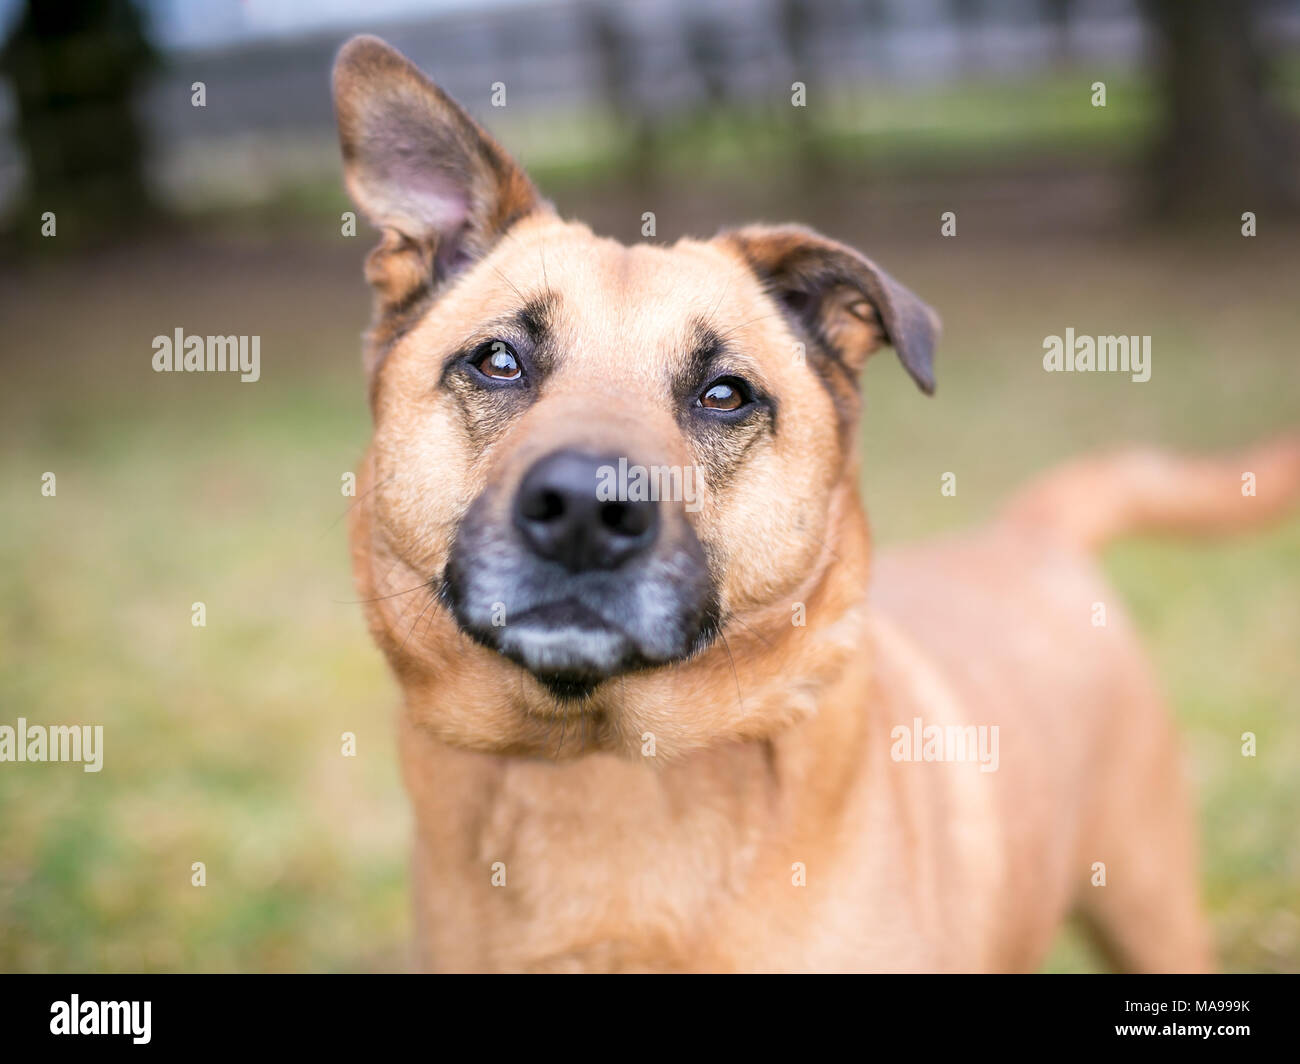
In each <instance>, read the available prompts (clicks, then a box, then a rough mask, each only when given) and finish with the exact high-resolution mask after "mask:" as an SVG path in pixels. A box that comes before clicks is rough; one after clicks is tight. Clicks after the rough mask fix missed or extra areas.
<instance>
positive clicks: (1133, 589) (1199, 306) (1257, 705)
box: [0, 204, 1300, 971]
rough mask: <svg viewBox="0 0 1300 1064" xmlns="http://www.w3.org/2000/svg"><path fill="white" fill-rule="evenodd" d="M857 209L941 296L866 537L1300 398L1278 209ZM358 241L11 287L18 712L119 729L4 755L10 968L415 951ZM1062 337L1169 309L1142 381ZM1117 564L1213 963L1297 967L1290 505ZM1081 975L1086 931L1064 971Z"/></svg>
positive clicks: (110, 264) (904, 271) (887, 451)
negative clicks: (1126, 222) (227, 344)
mask: <svg viewBox="0 0 1300 1064" xmlns="http://www.w3.org/2000/svg"><path fill="white" fill-rule="evenodd" d="M714 207H715V208H720V207H721V204H715V205H714ZM628 209H629V211H631V208H630V207H629V208H628ZM631 216H632V217H636V215H635V213H634V212H633V213H631ZM845 217H846V218H848V219H849V220H848V221H846V222H845V225H844V227H843V229H841V230H840V231H837V233H836V235H838V236H841V237H843V238H845V239H848V240H858V241H860V242H862V243H863V246H866V247H867V248H868V250H869V251H870V252H871V253H872V254H873V255H875V256H876V257H877V258H879V259H880V261H882V262H885V263H887V264H888V266H889V268H890V269H891V271H893V272H894V273H895V274H896V275H897V276H899V277H902V278H904V279H905V280H906V281H907V282H908V283H909V284H911V285H913V286H914V287H916V288H917V290H918V291H920V292H922V293H924V294H925V295H926V297H927V298H928V299H930V300H931V301H932V302H933V303H934V304H935V306H937V307H939V308H940V310H941V311H942V312H943V314H944V316H945V320H946V338H945V342H944V345H943V347H942V353H941V359H940V363H939V380H940V391H939V395H938V397H937V398H936V399H934V400H927V399H924V398H923V397H921V396H920V395H919V394H918V393H916V392H915V390H914V389H912V388H911V387H910V384H909V382H908V381H907V379H906V377H905V375H904V374H903V373H902V372H901V371H900V370H899V369H898V367H897V366H896V365H895V364H893V362H894V360H893V357H892V355H889V354H887V353H886V354H884V355H882V356H880V357H879V358H878V359H876V360H875V362H874V363H873V365H872V366H870V367H869V368H868V370H867V373H866V378H865V393H866V396H867V414H866V418H865V430H864V448H865V456H866V463H865V469H864V479H865V483H866V487H867V498H868V502H869V507H870V510H871V514H872V519H873V524H874V526H875V528H876V530H877V534H878V536H879V538H880V540H881V541H882V543H886V544H887V543H890V542H897V541H899V540H903V539H909V538H912V537H915V536H920V535H925V534H929V533H933V532H938V531H943V530H946V529H950V528H956V527H960V526H962V525H964V524H966V523H969V522H971V521H975V520H978V519H980V518H982V517H985V516H987V515H989V514H991V513H993V512H995V511H996V508H997V505H998V503H999V500H1000V499H1002V498H1003V497H1004V496H1005V493H1006V492H1007V491H1008V490H1010V489H1011V488H1012V487H1013V486H1014V485H1016V484H1017V483H1019V482H1021V481H1022V480H1023V479H1024V477H1026V476H1027V475H1030V474H1032V473H1033V472H1034V471H1036V470H1039V469H1042V468H1045V467H1047V466H1049V465H1051V464H1052V463H1053V462H1055V461H1057V460H1059V459H1061V458H1063V457H1066V456H1069V455H1071V454H1075V453H1079V452H1082V451H1086V450H1089V449H1094V448H1098V447H1107V446H1113V445H1116V444H1119V443H1122V442H1124V441H1127V440H1145V441H1155V442H1163V443H1168V444H1170V445H1174V446H1181V447H1186V448H1189V449H1214V448H1221V447H1228V446H1235V445H1239V444H1242V443H1245V442H1247V441H1250V440H1253V439H1255V438H1257V437H1260V436H1263V435H1266V434H1268V433H1269V432H1271V431H1274V430H1277V429H1279V428H1281V427H1283V426H1285V425H1288V424H1294V422H1295V420H1296V413H1297V411H1296V408H1295V387H1294V384H1295V370H1294V361H1293V358H1294V352H1293V338H1294V335H1295V327H1296V324H1297V322H1296V317H1295V309H1294V293H1293V292H1291V291H1290V287H1291V285H1292V283H1293V282H1292V278H1293V277H1294V275H1295V270H1294V265H1295V264H1294V261H1293V258H1294V254H1293V252H1292V251H1291V250H1290V249H1291V248H1293V247H1294V246H1295V243H1294V234H1291V235H1289V236H1288V235H1286V234H1277V233H1276V232H1275V233H1274V234H1273V235H1271V236H1263V235H1262V236H1261V237H1260V238H1258V240H1257V241H1255V242H1246V241H1242V240H1241V239H1240V238H1239V237H1237V236H1236V234H1235V229H1234V228H1233V227H1231V226H1225V232H1224V233H1223V234H1220V235H1217V236H1215V235H1210V236H1207V237H1204V238H1200V239H1198V240H1195V241H1184V242H1180V243H1174V244H1171V243H1163V242H1162V243H1152V242H1150V241H1146V240H1142V239H1138V238H1136V237H1127V236H1126V237H1117V238H1113V239H1111V240H1109V241H1105V240H1092V241H1057V242H1047V241H1043V240H1021V241H1016V240H1010V239H1005V238H1004V239H1001V240H998V239H993V240H985V241H983V242H977V241H973V240H968V239H959V240H957V241H948V242H944V241H942V240H941V238H939V237H938V235H937V233H935V234H934V235H933V236H932V237H923V238H915V237H913V238H909V239H907V240H899V241H896V242H894V243H893V244H892V245H889V244H886V245H883V246H882V245H881V244H880V243H879V242H872V241H870V240H869V239H868V237H869V234H867V233H866V232H865V231H863V229H862V227H861V223H858V222H854V221H853V220H852V216H851V214H850V213H849V212H848V211H845ZM926 231H927V232H929V228H927V230H926ZM362 250H363V248H362V246H361V243H360V242H340V241H337V240H335V242H334V243H324V242H320V243H312V242H303V241H302V240H301V239H299V240H297V242H295V241H292V240H287V239H286V240H281V239H279V238H277V239H276V240H275V241H269V240H265V239H262V240H259V239H258V238H257V237H256V234H247V233H244V234H241V235H240V236H239V237H238V238H237V239H236V238H226V239H225V240H224V241H223V242H221V243H215V244H208V245H193V246H191V245H180V246H164V247H154V248H147V247H146V248H142V249H135V250H132V251H131V252H129V253H122V254H119V255H118V256H117V257H111V256H110V257H108V258H104V259H100V260H98V261H97V262H95V263H76V262H69V263H63V264H59V263H49V264H44V265H42V266H40V267H39V268H34V269H33V270H32V271H29V272H28V273H26V274H24V275H22V276H16V275H15V276H14V277H13V278H11V279H10V281H11V283H8V284H7V285H6V286H5V289H4V292H3V295H2V296H0V299H3V310H4V316H5V320H6V322H7V329H8V338H9V339H8V342H7V349H6V364H5V367H4V372H5V380H6V387H5V388H4V389H3V392H2V393H0V394H2V396H3V397H2V398H0V439H2V440H3V445H4V453H5V464H4V479H3V487H2V491H3V496H2V497H3V502H4V510H3V513H4V522H3V525H0V604H3V609H2V611H0V645H3V647H4V652H3V655H0V722H5V723H12V722H13V721H14V719H15V718H17V717H18V716H20V715H21V716H26V717H27V718H28V719H29V720H32V721H37V722H45V723H101V724H103V725H104V726H105V732H106V740H105V741H106V751H105V764H104V769H103V771H102V772H100V773H99V774H87V773H84V772H82V771H81V770H80V769H79V768H78V767H77V766H74V765H12V764H6V765H3V766H0V970H21V971H37V970H59V971H65V970H73V971H75V970H95V971H98V970H105V971H120V970H138V969H150V970H152V969H160V970H186V971H189V970H228V969H235V970H241V971H243V970H248V971H267V970H299V969H307V970H340V969H349V970H350V969H364V970H376V969H391V968H401V967H404V966H405V964H406V957H407V943H408V941H409V938H410V933H411V932H410V924H409V918H408V896H407V890H408V888H407V881H406V880H407V851H408V837H409V832H410V815H409V811H408V809H407V806H406V801H405V798H404V796H403V794H402V791H401V788H400V785H399V782H398V778H397V768H396V757H395V750H394V730H393V722H394V717H395V713H396V708H397V691H396V688H395V685H394V684H393V682H392V681H391V680H390V678H389V677H388V675H387V673H386V671H385V669H384V666H383V663H382V661H381V660H380V657H379V655H378V653H377V652H376V651H375V650H374V649H373V648H372V646H371V644H370V642H369V639H368V637H367V634H366V632H365V630H364V625H363V624H362V621H361V617H360V610H359V607H358V606H357V605H356V604H355V603H354V602H352V601H351V600H353V599H354V598H355V595H354V593H353V591H352V589H351V586H350V578H349V573H348V560H347V552H346V546H345V535H344V529H343V524H342V522H341V521H340V520H339V519H340V517H341V515H342V514H343V513H344V511H345V509H346V507H347V504H348V502H349V500H348V499H346V498H344V497H343V496H342V495H341V494H340V476H341V474H342V473H344V472H346V471H348V470H351V469H352V468H353V467H354V463H355V461H356V459H357V457H358V456H359V455H360V453H361V450H362V447H363V445H364V442H365V438H366V433H367V412H366V410H365V405H364V399H363V387H362V382H361V377H360V369H359V356H358V342H357V334H358V332H359V330H360V328H361V326H362V324H363V322H364V319H365V313H366V309H365V304H366V297H365V294H364V292H363V291H362V287H361V281H360V258H361V254H362ZM176 325H182V326H184V327H185V328H186V329H187V330H190V331H194V332H200V331H212V330H214V329H219V330H220V331H221V332H223V333H229V332H256V333H259V334H261V335H262V336H263V346H262V350H263V380H262V381H261V382H260V383H258V384H256V385H244V384H239V383H238V382H236V381H235V380H233V379H211V378H206V377H194V376H189V377H186V376H180V375H177V376H165V375H156V374H154V373H152V372H151V371H150V370H149V355H150V343H149V341H150V338H151V337H152V336H153V335H154V334H155V333H157V332H162V331H168V330H170V329H171V328H173V327H175V326H176ZM1067 325H1069V326H1073V327H1075V328H1076V329H1077V330H1078V331H1080V332H1089V331H1091V332H1143V333H1150V334H1152V335H1153V337H1154V353H1155V354H1154V357H1155V365H1154V373H1153V377H1152V380H1151V382H1150V383H1148V384H1145V385H1135V384H1131V383H1128V382H1126V381H1123V380H1121V379H1118V378H1112V377H1098V378H1089V379H1083V378H1077V377H1075V378H1065V377H1048V376H1046V375H1045V374H1043V372H1042V370H1041V366H1040V358H1041V342H1042V337H1043V336H1044V335H1046V334H1047V333H1050V332H1059V331H1060V330H1062V329H1063V328H1064V327H1066V326H1067ZM47 470H48V471H53V472H55V473H56V474H57V476H58V495H57V496H56V497H54V498H43V497H42V496H41V494H40V490H39V489H40V478H41V475H42V473H44V472H45V471H47ZM949 470H952V471H956V472H957V473H958V477H959V490H958V495H957V497H956V498H943V497H941V496H940V494H939V491H938V479H939V476H940V474H941V473H943V472H945V471H949ZM1107 565H1108V567H1109V569H1110V571H1111V572H1112V574H1113V576H1114V578H1115V581H1116V583H1117V584H1118V586H1119V588H1120V590H1121V592H1122V594H1123V596H1124V598H1125V599H1126V600H1127V601H1128V603H1129V604H1130V606H1131V608H1132V611H1133V613H1134V615H1135V618H1136V620H1137V623H1138V625H1139V627H1140V629H1141V632H1142V635H1143V638H1144V639H1145V641H1146V643H1147V644H1148V646H1149V648H1150V650H1151V653H1152V654H1153V656H1154V659H1155V661H1156V663H1157V665H1158V667H1159V671H1160V674H1161V676H1162V677H1163V679H1164V682H1165V685H1166V688H1167V690H1168V691H1169V693H1170V695H1171V698H1172V701H1173V704H1174V705H1175V707H1176V710H1177V713H1178V716H1179V719H1180V722H1181V725H1182V728H1183V732H1184V735H1185V737H1186V743H1187V748H1188V752H1189V756H1190V759H1191V766H1192V769H1193V773H1194V777H1195V779H1196V781H1197V794H1198V803H1199V809H1200V817H1201V823H1202V828H1203V832H1204V851H1205V852H1204V867H1205V884H1206V894H1207V898H1208V900H1209V903H1210V906H1211V910H1212V914H1213V917H1214V921H1215V926H1216V930H1217V934H1218V938H1219V945H1220V953H1221V959H1222V962H1223V964H1224V965H1225V966H1226V967H1228V968H1233V969H1267V970H1296V969H1298V968H1300V917H1298V916H1297V899H1298V898H1300V845H1297V838H1296V824H1297V812H1298V811H1300V694H1298V692H1300V659H1298V658H1297V655H1296V653H1295V648H1296V646H1297V636H1298V635H1300V521H1297V520H1295V519H1292V520H1291V521H1289V522H1287V523H1286V524H1284V525H1282V526H1280V527H1277V528H1275V529H1272V530H1270V531H1267V532H1262V533H1259V534H1254V535H1249V536H1245V537H1242V538H1237V539H1232V540H1228V541H1223V542H1220V543H1206V544H1198V545H1195V546H1190V545H1186V544H1177V543H1170V542H1160V543H1157V542H1133V543H1127V544H1123V545H1121V546H1119V547H1117V548H1116V549H1115V550H1114V551H1112V552H1111V554H1110V555H1109V556H1108V558H1107ZM196 601H202V602H204V603H205V604H206V607H207V625H206V627H204V628H195V627H193V626H192V625H191V623H190V615H191V614H190V609H191V604H192V603H193V602H196ZM1246 730H1250V731H1254V732H1255V733H1256V734H1257V735H1258V736H1259V756H1258V757H1257V758H1255V759H1253V760H1252V759H1245V758H1242V757H1241V756H1240V753H1239V746H1240V742H1239V736H1240V734H1241V732H1242V731H1246ZM345 731H352V732H355V733H356V735H357V736H358V741H359V756H358V757H356V758H355V759H349V758H344V757H342V756H341V754H340V736H341V734H342V733H343V732H345ZM195 861H203V862H205V864H206V870H207V885H206V886H204V887H195V886H192V885H191V882H190V879H191V864H192V863H193V862H195ZM1094 966H1095V961H1094V959H1093V958H1092V957H1091V955H1090V954H1089V953H1088V952H1087V951H1086V949H1085V948H1084V947H1083V946H1082V944H1081V943H1080V940H1079V939H1078V937H1077V936H1076V935H1072V934H1071V935H1067V936H1065V937H1063V939H1062V942H1061V945H1060V946H1059V947H1058V949H1057V951H1056V953H1055V955H1054V956H1053V959H1052V961H1051V964H1050V967H1051V968H1052V969H1053V970H1077V969H1091V968H1092V967H1094Z"/></svg>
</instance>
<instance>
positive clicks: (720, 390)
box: [699, 378, 749, 410]
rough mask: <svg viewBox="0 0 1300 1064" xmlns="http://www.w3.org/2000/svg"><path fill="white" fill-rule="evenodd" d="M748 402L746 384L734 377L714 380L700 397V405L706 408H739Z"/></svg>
mask: <svg viewBox="0 0 1300 1064" xmlns="http://www.w3.org/2000/svg"><path fill="white" fill-rule="evenodd" d="M747 402H749V396H748V394H747V392H746V391H745V386H744V385H743V384H742V383H741V382H740V381H738V380H735V379H734V378H731V379H727V380H720V381H714V382H713V383H712V384H710V385H709V386H708V387H707V388H705V389H704V392H703V393H702V394H701V395H700V398H699V404H700V406H702V407H704V408H705V409H706V410H739V409H740V408H741V407H742V406H744V405H745V404H746V403H747Z"/></svg>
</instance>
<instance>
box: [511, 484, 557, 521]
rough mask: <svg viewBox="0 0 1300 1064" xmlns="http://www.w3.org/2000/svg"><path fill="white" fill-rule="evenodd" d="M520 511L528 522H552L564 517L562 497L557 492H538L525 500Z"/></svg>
mask: <svg viewBox="0 0 1300 1064" xmlns="http://www.w3.org/2000/svg"><path fill="white" fill-rule="evenodd" d="M521 509H522V512H523V515H524V516H525V517H527V518H528V519H529V520H530V521H554V520H555V519H556V518H558V517H562V516H564V509H565V507H564V496H563V495H561V494H560V493H559V492H558V491H539V492H536V493H534V494H532V495H530V496H529V497H528V498H526V499H525V500H524V501H523V505H522V507H521Z"/></svg>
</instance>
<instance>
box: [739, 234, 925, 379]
mask: <svg viewBox="0 0 1300 1064" xmlns="http://www.w3.org/2000/svg"><path fill="white" fill-rule="evenodd" d="M718 239H719V240H721V241H722V242H723V243H726V244H730V245H731V246H732V247H733V248H734V249H736V250H737V251H738V252H739V253H740V255H741V257H742V258H743V259H744V260H745V262H747V263H748V264H749V266H750V268H751V269H752V270H753V271H754V272H755V273H756V274H757V275H758V276H759V278H760V279H761V280H762V281H763V282H764V284H766V286H767V288H768V290H769V291H770V292H771V294H772V297H773V298H774V299H775V300H776V301H777V302H778V303H779V304H780V305H781V306H782V308H783V309H784V310H785V311H786V313H787V314H788V315H789V316H790V317H791V318H792V319H793V322H794V324H795V325H796V326H798V327H799V328H800V329H801V331H802V332H803V333H805V334H806V336H807V337H808V339H809V340H810V341H812V345H813V347H814V348H815V349H816V350H815V351H813V350H810V351H809V357H810V358H812V357H813V355H814V354H816V355H818V356H820V357H821V358H823V359H829V360H830V361H831V363H832V364H833V365H834V366H836V367H837V368H838V369H839V370H840V371H842V372H841V374H840V375H841V376H847V377H848V378H849V379H850V381H851V382H852V384H853V385H854V386H855V387H856V382H857V374H858V371H859V370H861V369H862V366H863V364H864V363H865V362H866V360H867V356H868V355H869V354H871V352H873V351H875V350H876V349H877V348H879V347H880V346H881V345H883V344H890V345H891V346H892V347H893V348H894V351H895V352H897V354H898V358H899V360H900V361H901V362H902V363H903V366H904V368H905V369H906V370H907V372H908V373H909V374H911V377H912V379H913V380H914V381H916V383H917V384H918V385H919V386H920V388H921V391H923V392H925V393H926V395H932V394H933V393H934V348H935V345H936V344H937V343H938V341H939V332H940V323H939V317H938V315H937V314H935V312H934V311H933V310H931V309H930V308H929V307H928V306H926V305H925V304H924V303H922V302H921V300H920V299H918V298H917V297H916V296H915V295H914V294H913V293H912V292H910V291H909V290H908V289H906V288H904V287H903V286H902V285H901V284H899V283H898V282H897V281H895V280H894V279H893V278H892V277H890V276H889V274H887V273H886V272H885V271H884V270H882V269H881V268H880V267H879V266H877V265H876V264H875V263H874V262H872V261H871V260H870V259H868V258H866V257H864V256H863V255H860V254H859V253H858V252H856V251H854V250H853V249H852V248H850V247H846V246H845V245H843V244H837V243H836V242H835V241H833V240H828V239H827V238H826V237H824V236H822V235H821V234H819V233H815V232H813V231H812V230H811V229H805V228H804V227H803V226H798V225H784V226H749V227H746V228H744V229H737V230H734V231H732V232H729V233H723V234H722V235H721V236H720V237H719V238H718Z"/></svg>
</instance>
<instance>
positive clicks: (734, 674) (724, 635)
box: [718, 628, 745, 717]
mask: <svg viewBox="0 0 1300 1064" xmlns="http://www.w3.org/2000/svg"><path fill="white" fill-rule="evenodd" d="M718 638H720V639H721V640H722V645H723V646H724V647H726V649H727V660H728V661H730V662H731V676H732V679H734V680H735V681H736V705H737V706H739V707H740V715H741V716H742V717H743V716H744V715H745V699H744V698H743V697H742V696H741V693H740V673H738V672H737V671H736V658H735V656H734V655H733V654H732V653H731V644H730V643H728V642H727V633H726V632H724V631H723V630H722V629H721V628H719V629H718Z"/></svg>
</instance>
